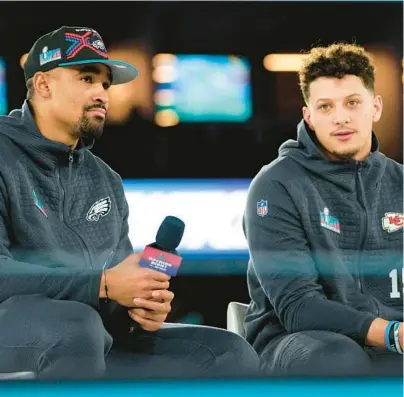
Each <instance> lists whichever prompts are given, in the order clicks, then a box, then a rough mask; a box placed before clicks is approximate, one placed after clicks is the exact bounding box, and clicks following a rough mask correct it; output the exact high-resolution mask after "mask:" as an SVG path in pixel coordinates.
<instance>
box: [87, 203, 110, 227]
mask: <svg viewBox="0 0 404 397" xmlns="http://www.w3.org/2000/svg"><path fill="white" fill-rule="evenodd" d="M109 211H111V199H110V198H109V197H105V198H103V199H101V200H98V201H96V202H95V203H94V204H93V205H92V206H91V208H90V209H89V210H88V212H87V216H86V218H87V220H88V221H89V222H94V221H95V222H97V221H98V220H99V219H100V217H102V216H106V215H108V214H109Z"/></svg>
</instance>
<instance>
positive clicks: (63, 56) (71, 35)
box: [24, 26, 139, 84]
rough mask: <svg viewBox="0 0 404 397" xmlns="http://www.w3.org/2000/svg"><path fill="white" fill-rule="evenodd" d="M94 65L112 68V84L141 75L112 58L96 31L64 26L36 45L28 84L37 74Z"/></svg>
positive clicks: (28, 65) (26, 69)
mask: <svg viewBox="0 0 404 397" xmlns="http://www.w3.org/2000/svg"><path fill="white" fill-rule="evenodd" d="M90 63H102V64H104V65H106V66H108V67H109V68H110V70H111V74H112V84H123V83H128V82H129V81H132V80H133V79H135V78H136V77H137V76H138V74H139V72H138V70H137V69H136V68H135V67H134V66H132V65H130V64H129V63H126V62H123V61H117V60H113V59H108V53H107V49H106V47H105V44H104V42H103V40H102V38H101V36H100V35H99V34H98V32H96V31H95V30H94V29H91V28H80V27H70V26H62V27H61V28H59V29H57V30H54V31H53V32H50V33H48V34H45V35H44V36H42V37H40V38H39V39H38V40H37V41H36V42H35V43H34V45H33V46H32V48H31V50H30V52H29V54H28V57H27V59H26V61H25V64H24V75H25V81H27V80H28V79H30V78H31V77H33V76H34V74H35V73H37V72H47V71H48V70H51V69H54V68H57V67H63V66H73V65H84V64H90Z"/></svg>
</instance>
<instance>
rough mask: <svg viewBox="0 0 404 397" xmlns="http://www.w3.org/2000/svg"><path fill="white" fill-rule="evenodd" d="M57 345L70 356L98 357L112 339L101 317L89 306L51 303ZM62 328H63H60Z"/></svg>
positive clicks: (78, 303) (68, 302) (105, 350)
mask: <svg viewBox="0 0 404 397" xmlns="http://www.w3.org/2000/svg"><path fill="white" fill-rule="evenodd" d="M53 303H54V304H55V307H54V310H53V312H54V313H55V314H54V315H55V318H54V320H55V323H57V324H58V325H56V326H57V327H58V328H59V329H58V332H57V334H58V336H59V343H58V344H60V345H63V346H64V347H65V348H67V347H68V348H69V352H70V353H72V354H91V355H100V356H102V357H103V356H104V354H105V353H106V352H107V350H109V348H110V346H111V345H112V338H111V336H110V335H109V334H108V332H107V331H106V330H105V328H104V325H103V322H102V319H101V316H100V315H99V314H98V313H97V311H96V310H94V309H93V308H92V307H91V306H88V305H85V304H83V303H80V302H72V301H56V302H55V301H53ZM62 327H63V328H62Z"/></svg>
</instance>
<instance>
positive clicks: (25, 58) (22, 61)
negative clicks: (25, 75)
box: [20, 53, 28, 69]
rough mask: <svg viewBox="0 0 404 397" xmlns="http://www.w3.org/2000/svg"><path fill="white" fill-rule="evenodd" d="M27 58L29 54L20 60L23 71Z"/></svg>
mask: <svg viewBox="0 0 404 397" xmlns="http://www.w3.org/2000/svg"><path fill="white" fill-rule="evenodd" d="M27 58H28V53H26V54H24V55H23V56H22V57H21V58H20V66H21V69H24V65H25V61H26V60H27Z"/></svg>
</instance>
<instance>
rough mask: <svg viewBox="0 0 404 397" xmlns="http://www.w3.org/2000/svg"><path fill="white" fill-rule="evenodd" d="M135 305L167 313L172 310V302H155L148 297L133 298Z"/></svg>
mask: <svg viewBox="0 0 404 397" xmlns="http://www.w3.org/2000/svg"><path fill="white" fill-rule="evenodd" d="M133 304H134V306H135V307H139V308H142V309H147V310H151V311H153V312H155V313H161V314H167V313H169V312H170V310H171V305H170V302H154V301H151V300H148V299H141V298H136V299H134V300H133Z"/></svg>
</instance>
